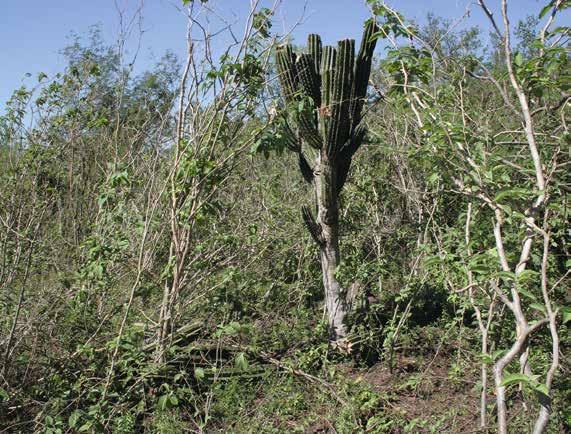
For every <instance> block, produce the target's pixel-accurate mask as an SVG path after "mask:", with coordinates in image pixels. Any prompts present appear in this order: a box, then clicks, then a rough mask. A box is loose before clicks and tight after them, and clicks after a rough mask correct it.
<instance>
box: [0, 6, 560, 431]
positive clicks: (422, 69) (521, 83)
mask: <svg viewBox="0 0 571 434" xmlns="http://www.w3.org/2000/svg"><path fill="white" fill-rule="evenodd" d="M186 3H187V5H186V6H187V7H188V14H189V22H188V24H189V40H188V41H187V42H188V47H189V50H188V51H189V57H188V58H187V59H177V58H176V57H175V56H174V55H172V54H167V55H165V56H164V57H163V58H162V59H160V61H158V62H157V64H156V66H155V67H154V68H152V69H150V70H149V71H147V72H144V73H135V72H134V70H133V65H132V64H131V63H130V61H129V60H127V59H126V58H127V56H126V54H125V53H124V52H123V51H121V50H122V49H121V47H122V46H123V45H121V44H118V45H113V46H107V45H106V43H105V41H103V40H102V39H101V37H100V35H99V33H98V32H97V31H96V30H95V31H94V32H93V33H92V34H90V35H89V38H88V39H87V41H85V40H83V39H80V38H78V39H77V40H75V41H74V42H73V43H72V44H71V45H70V46H69V47H67V48H66V49H65V50H64V51H63V54H64V55H65V58H66V59H67V67H66V69H65V71H64V72H62V73H61V74H58V75H56V76H53V77H47V76H46V75H45V74H40V75H39V76H38V77H37V86H36V87H34V88H21V89H18V90H17V91H16V92H14V95H13V97H12V99H11V100H10V101H9V102H8V103H7V105H6V110H5V113H4V115H3V116H2V117H0V309H1V312H2V315H1V316H0V430H3V431H2V432H4V431H5V432H10V433H12V432H14V433H17V432H22V433H25V432H43V433H64V432H113V433H123V432H125V433H131V432H159V433H179V432H256V431H259V432H340V433H353V432H371V433H383V432H392V433H402V432H450V433H456V432H463V431H471V432H495V431H500V432H505V431H502V430H505V429H507V427H509V429H510V430H511V432H531V431H532V430H535V431H534V432H545V431H546V430H547V432H554V433H555V432H566V430H568V429H570V427H571V413H570V412H569V407H570V405H569V404H570V392H569V380H568V373H569V362H568V360H567V359H566V357H565V355H566V354H568V350H569V340H568V325H567V321H568V320H569V319H571V317H570V311H569V308H568V307H566V304H568V303H569V292H568V288H569V286H568V282H567V276H568V267H569V260H568V257H569V243H568V230H569V229H568V210H567V209H568V203H567V202H568V192H569V175H568V173H569V130H568V122H569V116H568V115H569V63H568V60H567V49H568V40H569V30H568V28H567V27H563V26H558V25H557V20H558V18H559V14H560V13H561V11H562V10H563V9H565V8H566V7H568V6H569V2H567V1H552V2H550V3H549V4H547V5H546V6H545V8H544V9H543V10H542V11H538V12H537V13H536V15H535V16H538V17H539V18H535V16H534V17H531V18H529V19H528V20H527V21H526V22H525V23H520V24H519V25H510V23H509V21H507V22H504V21H503V20H502V17H501V16H500V17H496V16H494V15H492V14H491V13H490V16H489V18H490V20H491V21H490V29H491V32H492V37H491V38H487V37H486V36H485V33H482V31H481V30H479V29H478V28H468V29H467V30H457V27H456V26H455V24H454V23H451V22H448V21H446V20H442V19H439V18H437V17H435V16H429V17H428V19H427V24H426V25H425V26H420V27H419V26H416V25H414V24H413V23H409V22H407V21H406V20H405V19H404V18H403V17H402V16H401V15H399V14H398V13H396V12H395V11H393V10H392V9H390V8H388V7H386V6H383V5H381V4H380V2H377V1H372V0H371V1H368V2H367V3H368V4H369V6H370V7H371V10H372V12H373V16H372V20H374V21H370V22H369V24H368V26H369V30H371V29H372V28H374V30H375V32H374V34H373V35H371V33H373V32H368V33H365V35H368V36H366V37H372V38H374V39H375V40H378V42H379V44H380V45H382V46H383V47H385V48H386V50H385V51H384V52H383V51H379V50H378V53H379V55H381V54H383V53H385V52H386V53H387V54H386V55H384V54H383V55H382V56H380V57H378V58H375V60H374V62H373V67H372V75H371V79H370V80H369V88H368V91H367V92H366V96H365V98H362V95H361V96H358V97H355V98H354V100H351V101H344V100H340V101H339V104H340V105H342V104H346V107H345V106H344V107H345V109H346V111H347V110H349V109H350V108H351V107H353V105H354V104H364V109H363V113H364V117H363V120H362V121H361V119H360V117H359V122H362V123H363V125H362V127H364V126H365V125H366V130H367V133H366V135H365V134H364V131H365V129H364V128H363V129H362V131H361V132H360V133H359V134H362V136H361V137H360V138H359V140H361V139H362V146H360V149H359V151H358V152H353V153H352V154H351V158H349V162H350V163H351V169H350V172H349V176H346V175H347V174H345V177H346V180H345V179H344V180H343V183H344V188H343V190H341V189H339V190H338V191H336V192H335V197H336V199H335V200H336V201H338V203H337V204H336V210H337V209H338V213H339V215H340V216H341V218H340V219H339V221H340V224H339V235H340V237H339V242H340V249H341V251H342V252H343V256H342V258H341V259H342V260H341V261H340V262H339V263H338V264H336V266H335V267H334V268H335V269H334V270H333V273H334V275H333V277H334V279H335V281H338V282H339V287H340V290H341V291H346V290H348V289H350V288H351V289H354V293H352V294H350V298H351V306H350V307H348V311H347V312H346V314H347V315H346V318H344V319H343V327H346V333H347V341H346V343H345V344H344V345H343V346H339V345H331V342H330V337H331V336H330V331H331V330H330V325H331V321H330V320H328V319H327V315H326V310H327V307H326V300H325V292H324V288H323V280H322V270H321V267H320V259H319V258H320V246H319V245H317V244H316V243H315V240H314V239H312V237H311V236H310V235H309V234H308V233H307V229H306V227H305V226H304V222H303V219H302V217H301V215H300V209H302V207H304V206H306V205H307V203H308V200H310V199H309V198H311V197H312V196H311V195H312V194H313V191H312V190H313V188H312V187H311V186H310V185H309V184H308V183H306V182H305V181H304V178H303V176H302V175H301V174H299V173H298V172H299V169H298V167H299V164H300V161H301V160H300V157H299V155H298V152H288V151H289V150H291V148H292V142H294V143H295V144H296V146H294V149H295V150H296V151H299V150H300V149H301V144H303V149H304V150H309V151H305V152H306V153H311V152H313V151H312V150H311V148H310V146H311V143H309V141H310V140H311V138H309V139H308V138H307V134H306V135H304V134H303V131H301V132H302V134H299V135H298V134H297V131H294V130H295V129H296V126H295V125H291V123H292V119H293V120H295V121H297V124H296V125H297V127H298V128H299V129H300V130H303V127H304V125H303V119H307V118H308V117H309V118H311V119H317V118H318V117H319V119H320V122H323V123H324V124H326V123H327V121H328V119H329V116H330V114H329V113H335V110H340V109H339V108H338V107H337V108H336V107H335V104H336V102H335V101H333V102H331V104H330V105H331V106H332V107H329V106H327V105H326V104H325V105H322V104H320V103H317V102H316V101H308V100H307V99H306V97H307V95H305V96H303V95H302V96H300V95H297V96H295V97H291V98H286V99H281V98H280V97H279V92H278V91H277V84H276V81H278V80H277V78H276V74H277V71H280V68H276V67H275V66H274V62H275V59H276V57H275V52H276V47H277V46H278V45H279V44H281V43H284V42H287V40H286V38H281V37H279V36H274V35H273V33H272V14H273V12H274V11H272V10H269V9H256V8H254V9H253V10H252V14H251V15H249V18H248V21H247V23H246V24H245V31H244V32H243V35H244V36H243V39H242V40H240V41H236V40H235V42H233V43H229V44H228V47H226V48H225V49H224V52H222V53H218V52H216V55H214V54H213V48H212V45H211V42H212V38H213V37H215V36H217V35H218V33H217V32H213V34H212V35H210V34H207V33H205V32H206V28H207V26H205V25H204V23H205V22H206V21H208V20H209V19H211V16H209V15H208V13H209V11H210V9H209V6H207V4H206V2H203V4H200V5H198V4H195V2H186ZM479 3H480V6H481V8H482V10H483V11H484V13H486V11H487V12H489V10H488V9H487V5H486V3H485V2H483V1H481V2H479ZM514 3H515V2H514ZM504 4H505V2H504ZM505 12H506V13H505V14H504V16H505V17H509V11H508V10H507V8H506V10H505ZM201 20H204V21H201ZM373 22H375V23H376V26H373V25H372V23H373ZM221 29H222V30H221V31H223V30H224V31H228V29H227V28H226V26H225V25H222V26H221ZM233 35H234V38H235V35H236V33H234V34H233ZM507 36H511V40H510V38H509V37H507ZM488 39H489V42H488ZM229 40H231V39H229ZM366 42H367V41H365V43H364V44H363V45H364V46H366ZM369 42H371V41H369ZM373 46H374V44H373ZM117 47H119V48H117ZM309 48H310V51H311V47H309ZM217 50H218V49H217ZM281 50H282V54H283V50H284V48H281ZM287 50H288V56H293V57H292V59H294V60H295V58H296V54H294V48H292V47H291V46H289V45H288V49H287ZM277 51H278V52H279V51H280V50H277ZM297 51H298V52H299V53H302V52H303V51H304V50H303V49H299V50H297ZM306 56H307V55H299V56H298V57H297V59H300V60H299V62H303V61H304V60H303V59H305V60H308V58H307V57H306ZM278 59H279V56H278ZM351 65H353V63H351ZM290 67H291V65H290ZM281 71H282V73H283V71H284V68H281ZM352 72H355V71H352ZM347 74H348V76H350V75H352V74H351V73H349V72H347ZM355 74H357V72H355ZM346 93H347V95H354V93H352V92H350V89H347V92H346ZM361 93H362V92H361ZM359 95H360V94H359ZM338 96H339V95H338ZM333 99H335V98H333ZM338 99H339V98H338ZM357 100H358V101H357ZM315 109H317V110H319V113H314V112H312V110H315ZM308 110H309V112H308ZM300 119H301V122H300ZM359 122H356V124H355V125H354V127H356V126H357V124H359ZM343 134H346V136H347V137H345V139H346V140H345V141H347V138H350V136H351V137H353V136H354V135H355V134H357V133H356V132H355V131H354V129H351V128H350V129H348V130H347V132H344V133H343ZM343 142H344V141H343ZM336 143H337V142H336ZM306 145H309V146H306ZM342 145H343V143H341V142H339V146H342ZM357 148H359V146H357ZM355 150H356V149H355ZM324 152H325V154H324V155H327V150H325V151H324ZM353 154H354V155H353ZM311 161H312V160H311ZM303 170H304V168H303V167H302V172H303ZM313 170H314V171H315V170H317V171H319V170H318V168H316V167H314V168H313ZM306 172H307V171H306ZM312 173H313V175H314V176H319V173H316V172H312ZM336 212H337V211H336ZM306 223H307V222H306ZM310 223H312V224H314V225H318V224H321V223H322V220H319V219H318V221H317V222H315V221H311V222H310ZM314 238H315V237H314ZM321 254H322V253H321ZM355 282H357V283H355ZM342 288H345V290H342ZM345 296H347V297H348V296H349V295H347V294H346V293H344V292H343V297H345ZM548 421H549V424H548V425H547V423H548ZM478 429H479V430H480V431H478Z"/></svg>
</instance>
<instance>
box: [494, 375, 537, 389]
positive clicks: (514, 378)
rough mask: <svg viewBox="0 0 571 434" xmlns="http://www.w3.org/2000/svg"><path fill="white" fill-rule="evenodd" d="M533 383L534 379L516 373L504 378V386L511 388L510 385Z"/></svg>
mask: <svg viewBox="0 0 571 434" xmlns="http://www.w3.org/2000/svg"><path fill="white" fill-rule="evenodd" d="M532 381H533V379H531V378H529V377H528V376H527V375H525V374H519V373H515V374H506V375H505V376H504V380H503V381H502V384H501V385H502V386H509V385H510V384H514V383H522V382H523V383H531V382H532Z"/></svg>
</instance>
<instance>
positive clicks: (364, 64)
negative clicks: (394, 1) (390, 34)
mask: <svg viewBox="0 0 571 434" xmlns="http://www.w3.org/2000/svg"><path fill="white" fill-rule="evenodd" d="M378 31H379V27H378V26H377V23H376V22H375V20H369V21H367V22H366V23H365V30H364V32H363V39H362V40H361V47H360V48H359V53H358V54H357V58H356V61H355V80H354V84H353V90H352V95H351V110H350V116H351V128H352V129H355V128H356V127H357V125H359V123H360V122H361V111H362V109H363V104H364V103H365V97H366V96H367V86H368V84H369V77H370V75H371V65H372V63H373V52H374V51H375V47H376V45H377V38H375V37H374V35H375V33H377V32H378Z"/></svg>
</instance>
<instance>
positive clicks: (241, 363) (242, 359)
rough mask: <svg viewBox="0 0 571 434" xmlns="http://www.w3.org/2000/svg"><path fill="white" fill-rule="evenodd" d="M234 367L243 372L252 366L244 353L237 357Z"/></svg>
mask: <svg viewBox="0 0 571 434" xmlns="http://www.w3.org/2000/svg"><path fill="white" fill-rule="evenodd" d="M234 365H235V366H236V368H238V369H240V370H242V371H245V370H247V369H248V367H249V366H250V365H249V363H248V360H247V359H246V355H245V354H244V353H240V354H238V355H237V356H236V359H234Z"/></svg>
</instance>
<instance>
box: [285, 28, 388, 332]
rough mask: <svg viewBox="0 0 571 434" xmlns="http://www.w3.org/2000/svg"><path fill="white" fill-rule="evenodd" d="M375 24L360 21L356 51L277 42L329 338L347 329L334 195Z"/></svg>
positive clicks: (317, 42) (356, 127)
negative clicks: (304, 48) (310, 197)
mask: <svg viewBox="0 0 571 434" xmlns="http://www.w3.org/2000/svg"><path fill="white" fill-rule="evenodd" d="M377 30H378V29H377V26H376V23H375V22H374V21H373V20H370V21H368V22H367V23H366V24H365V31H364V34H363V40H362V42H361V47H360V50H359V52H358V53H357V56H355V41H354V40H352V39H345V40H342V41H339V42H338V44H337V47H332V46H327V47H322V44H321V39H320V37H319V35H309V38H308V52H307V53H302V54H295V53H294V51H293V48H292V46H291V45H283V46H280V47H278V50H277V54H276V60H277V67H278V73H279V80H280V84H281V88H282V94H283V96H284V99H285V101H286V103H287V104H288V106H293V107H295V108H296V109H297V110H295V111H294V113H293V114H290V115H289V118H290V119H289V120H292V121H293V122H292V123H293V124H294V125H295V128H294V129H291V128H289V124H290V123H289V122H286V125H288V127H287V128H288V129H289V131H288V133H289V136H290V137H289V146H290V148H291V150H293V151H295V152H297V154H298V161H299V168H300V170H301V173H302V175H303V177H304V179H305V180H306V181H307V182H308V183H310V184H312V186H313V187H314V190H315V208H316V209H317V219H314V217H313V215H312V212H311V210H310V208H309V207H307V206H304V207H303V208H302V216H303V219H304V222H305V224H306V226H307V228H308V230H309V233H310V234H311V236H312V237H313V239H314V240H315V242H316V243H317V244H318V245H319V248H320V258H321V268H322V273H323V285H324V290H325V305H326V309H327V315H328V320H329V326H330V330H331V337H332V339H334V340H339V339H342V338H344V337H345V336H346V334H347V326H346V321H345V320H346V317H347V314H348V313H349V310H350V305H351V300H349V299H348V298H349V297H348V295H347V291H345V290H344V289H343V288H342V286H341V285H340V283H339V282H338V281H337V278H336V272H337V269H338V267H339V265H340V252H339V194H340V192H341V190H342V188H343V186H344V184H345V181H346V179H347V175H348V172H349V168H350V166H351V160H352V158H353V155H354V154H355V152H356V151H357V149H359V147H360V146H361V143H362V142H363V138H364V135H365V129H364V128H363V126H362V125H361V112H362V109H363V104H364V100H365V97H366V93H367V85H368V81H369V76H370V73H371V63H372V56H373V51H374V49H375V45H376V38H375V32H376V31H377ZM300 103H302V104H300ZM300 106H302V107H303V109H302V110H299V109H298V108H299V107H300ZM307 106H309V108H308V107H307ZM291 118H293V119H291ZM306 146H309V147H311V148H313V149H315V150H317V151H318V152H317V158H316V161H315V164H314V167H311V165H310V164H309V163H308V161H307V159H306V158H305V155H304V147H306Z"/></svg>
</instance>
